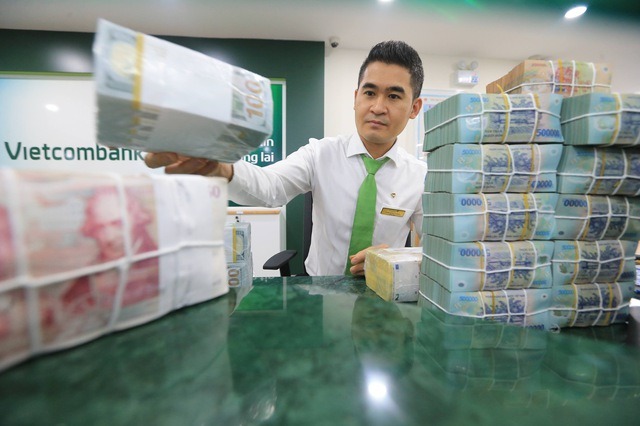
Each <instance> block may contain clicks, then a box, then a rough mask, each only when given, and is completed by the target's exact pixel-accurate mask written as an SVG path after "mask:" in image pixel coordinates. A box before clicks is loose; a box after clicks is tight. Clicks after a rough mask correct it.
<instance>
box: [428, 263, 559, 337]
mask: <svg viewBox="0 0 640 426" xmlns="http://www.w3.org/2000/svg"><path fill="white" fill-rule="evenodd" d="M419 297H423V298H426V299H427V300H428V301H429V302H431V303H432V304H434V305H436V306H437V307H439V308H440V309H441V310H443V311H444V312H447V313H449V314H452V315H461V316H468V317H474V318H485V319H489V320H492V321H497V322H504V323H509V324H515V325H519V326H525V327H532V328H536V329H540V330H550V329H551V324H550V323H549V320H548V318H549V315H548V311H549V308H550V302H551V289H549V288H543V289H520V290H499V291H455V292H452V291H449V290H447V289H446V288H444V287H442V286H441V285H440V284H438V283H437V282H436V281H434V280H433V279H431V278H430V277H428V276H426V275H424V274H422V273H421V274H420V293H419Z"/></svg>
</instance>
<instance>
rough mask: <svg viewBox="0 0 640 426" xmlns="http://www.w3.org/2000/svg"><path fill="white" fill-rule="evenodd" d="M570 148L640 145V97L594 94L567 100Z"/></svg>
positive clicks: (564, 121)
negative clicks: (576, 146) (572, 146)
mask: <svg viewBox="0 0 640 426" xmlns="http://www.w3.org/2000/svg"><path fill="white" fill-rule="evenodd" d="M561 122H562V132H563V134H564V135H565V144H567V145H619V146H622V147H629V146H638V145H640V94H619V93H612V94H604V93H593V94H588V95H582V96H576V97H573V98H570V99H565V100H564V102H563V104H562V112H561Z"/></svg>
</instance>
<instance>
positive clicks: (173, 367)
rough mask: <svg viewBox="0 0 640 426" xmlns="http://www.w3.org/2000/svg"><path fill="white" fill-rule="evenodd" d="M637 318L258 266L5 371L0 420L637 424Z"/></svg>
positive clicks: (639, 412) (639, 421)
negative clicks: (448, 305)
mask: <svg viewBox="0 0 640 426" xmlns="http://www.w3.org/2000/svg"><path fill="white" fill-rule="evenodd" d="M628 328H629V327H628V326H627V325H625V324H622V325H614V326H609V327H598V328H596V327H591V328H585V329H565V330H562V331H561V332H560V333H549V332H544V331H539V330H531V329H524V328H520V327H515V326H507V325H502V324H497V323H491V322H485V321H481V320H472V319H468V318H461V317H452V316H447V315H444V314H442V313H441V312H440V311H437V310H436V309H433V308H429V307H421V306H417V305H416V304H415V303H413V304H412V303H407V304H396V303H391V302H385V301H383V300H382V299H380V298H379V297H378V296H377V295H375V293H373V292H372V291H371V290H369V289H368V288H366V286H365V284H364V280H362V279H357V278H345V277H319V278H311V277H292V278H257V279H255V280H254V283H253V286H252V287H251V288H239V289H232V290H231V291H230V293H229V294H227V295H225V296H223V297H220V298H217V299H215V300H212V301H209V302H205V303H201V304H199V305H195V306H191V307H188V308H184V309H182V310H179V311H175V312H173V313H171V314H169V315H167V316H165V317H162V318H160V319H158V320H156V321H153V322H151V323H148V324H146V325H142V326H139V327H136V328H133V329H129V330H126V331H121V332H117V333H113V334H111V335H108V336H104V337H102V338H99V339H97V340H94V341H92V342H89V343H86V344H84V345H82V346H78V347H75V348H72V349H69V350H66V351H62V352H56V353H52V354H48V355H42V356H38V357H36V358H34V359H31V360H28V361H26V362H24V363H21V364H19V365H17V366H14V367H12V368H10V369H8V370H6V371H5V372H3V373H0V425H4V426H7V425H257V424H266V425H456V426H457V425H465V424H473V425H536V426H540V425H556V424H558V425H564V426H569V425H581V426H584V425H607V424H620V425H639V424H640V349H639V348H637V347H636V346H633V345H630V344H628V343H627V342H626V341H627V333H628Z"/></svg>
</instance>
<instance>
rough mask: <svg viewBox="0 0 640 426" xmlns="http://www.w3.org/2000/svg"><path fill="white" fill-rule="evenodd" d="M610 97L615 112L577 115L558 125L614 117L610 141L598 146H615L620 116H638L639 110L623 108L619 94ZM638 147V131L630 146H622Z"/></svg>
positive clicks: (620, 121)
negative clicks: (633, 114)
mask: <svg viewBox="0 0 640 426" xmlns="http://www.w3.org/2000/svg"><path fill="white" fill-rule="evenodd" d="M611 96H612V97H613V98H614V99H615V101H616V109H615V110H609V111H597V112H588V113H586V114H582V115H577V116H575V117H571V118H568V119H566V120H563V121H561V122H560V124H561V125H564V124H567V123H571V122H572V121H577V120H581V119H583V118H588V117H597V116H608V115H615V125H614V130H613V133H612V134H611V139H609V143H606V144H603V145H600V146H603V147H606V146H611V145H617V142H618V135H619V134H620V130H622V127H623V121H622V114H623V113H635V114H640V109H638V108H634V107H629V106H627V107H625V106H624V102H623V101H622V97H621V96H620V94H619V93H612V94H611ZM638 145H640V131H638V135H637V136H636V139H635V140H634V141H633V142H632V143H631V144H624V146H627V147H629V146H638Z"/></svg>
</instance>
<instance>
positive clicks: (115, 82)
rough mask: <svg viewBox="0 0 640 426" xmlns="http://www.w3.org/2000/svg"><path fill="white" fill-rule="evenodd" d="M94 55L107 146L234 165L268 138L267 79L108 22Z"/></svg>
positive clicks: (100, 122) (100, 31)
mask: <svg viewBox="0 0 640 426" xmlns="http://www.w3.org/2000/svg"><path fill="white" fill-rule="evenodd" d="M93 53H94V69H95V71H94V72H95V80H96V92H97V96H96V98H97V105H98V114H97V129H98V130H97V139H98V141H99V142H100V143H102V144H104V145H107V146H110V147H125V148H134V149H140V150H143V151H155V152H160V151H170V152H177V153H180V154H184V155H187V156H191V157H200V158H210V159H215V160H220V161H224V162H229V163H232V162H235V161H237V160H239V159H240V158H242V156H243V155H245V154H247V153H249V152H251V151H253V150H254V149H255V148H257V147H258V146H259V145H260V144H261V143H262V142H264V141H265V140H266V138H267V137H268V136H269V135H270V134H271V131H272V125H273V124H272V123H273V100H272V97H271V86H270V81H269V80H268V79H266V78H264V77H261V76H259V75H257V74H254V73H251V72H249V71H246V70H244V69H241V68H238V67H234V66H232V65H229V64H227V63H224V62H222V61H219V60H217V59H214V58H211V57H209V56H206V55H204V54H202V53H199V52H196V51H193V50H190V49H186V48H184V47H181V46H177V45H175V44H172V43H169V42H167V41H164V40H161V39H158V38H155V37H151V36H148V35H145V34H141V33H137V32H135V31H132V30H129V29H127V28H123V27H121V26H118V25H115V24H112V23H110V22H108V21H105V20H99V21H98V27H97V31H96V37H95V42H94V45H93Z"/></svg>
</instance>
